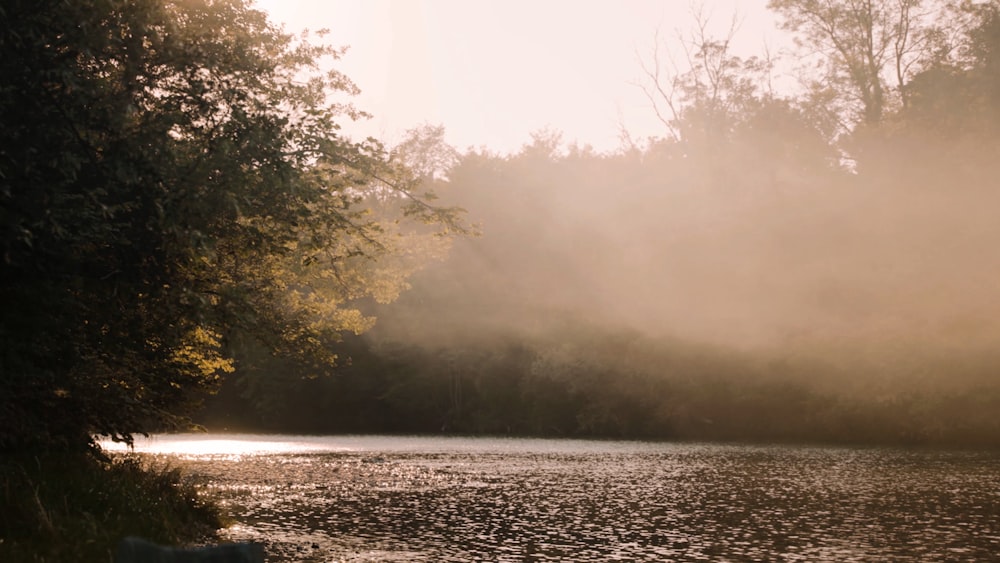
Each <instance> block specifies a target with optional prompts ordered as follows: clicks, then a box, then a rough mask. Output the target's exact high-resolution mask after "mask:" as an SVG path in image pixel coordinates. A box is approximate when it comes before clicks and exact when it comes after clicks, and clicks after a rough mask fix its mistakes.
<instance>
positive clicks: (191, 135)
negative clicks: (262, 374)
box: [0, 0, 462, 448]
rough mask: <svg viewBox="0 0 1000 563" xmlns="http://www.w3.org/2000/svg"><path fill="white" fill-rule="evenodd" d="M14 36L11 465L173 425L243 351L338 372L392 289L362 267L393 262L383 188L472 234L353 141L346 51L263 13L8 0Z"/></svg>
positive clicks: (6, 130)
mask: <svg viewBox="0 0 1000 563" xmlns="http://www.w3.org/2000/svg"><path fill="white" fill-rule="evenodd" d="M0 20H2V22H0V73H2V75H3V76H4V86H3V87H0V123H3V124H4V127H3V136H2V137H0V217H2V219H3V231H2V234H0V259H2V261H3V268H2V271H0V307H2V309H3V310H4V315H3V318H2V320H0V448H15V447H49V446H72V445H84V444H88V443H90V441H91V436H92V435H93V434H94V433H101V434H107V435H111V436H113V437H116V438H120V439H125V440H129V439H131V436H132V434H133V433H136V432H147V431H149V430H152V429H155V428H158V427H161V426H162V425H163V424H166V423H171V422H173V423H176V422H177V421H178V420H179V418H178V413H182V412H183V407H184V406H185V405H188V404H190V403H191V402H192V401H194V400H196V399H197V397H198V396H200V392H204V391H210V390H211V389H213V388H215V387H216V386H217V385H218V382H219V380H220V377H221V376H222V375H223V374H224V373H226V372H228V371H231V370H232V369H233V368H234V366H235V362H236V361H237V356H236V355H235V354H236V353H237V352H238V343H239V338H240V337H245V336H247V335H250V336H251V337H252V338H253V339H254V340H256V341H257V342H260V343H264V344H265V345H266V346H267V348H268V349H270V350H272V351H273V352H275V353H285V354H288V355H293V356H298V357H301V358H309V359H311V361H313V362H318V363H327V364H328V363H329V362H330V361H332V360H333V359H334V358H335V354H334V353H333V351H332V348H331V345H332V344H333V343H335V342H336V341H337V339H338V338H339V334H340V333H341V332H342V331H345V330H354V331H361V330H364V329H365V328H367V326H368V323H369V321H368V320H366V319H364V317H363V315H361V314H360V312H358V311H357V309H355V308H353V307H351V306H350V303H351V302H352V301H353V300H356V299H358V298H360V297H363V296H366V295H370V294H372V293H373V292H375V291H376V289H375V288H376V287H382V289H384V286H378V285H373V286H369V285H368V281H370V280H371V279H372V278H371V276H372V275H375V274H374V273H373V272H374V271H373V270H365V269H364V268H360V267H358V265H359V264H360V263H362V262H364V261H365V260H366V258H373V257H378V256H383V255H391V254H392V253H394V252H396V251H397V245H398V243H397V242H396V239H395V238H393V237H390V236H384V235H385V229H384V228H383V226H382V225H381V224H379V222H378V221H376V220H374V219H373V218H371V217H370V215H369V214H368V212H367V211H366V208H365V200H366V197H368V196H369V195H370V194H371V193H372V191H373V190H376V191H378V192H379V193H383V194H384V193H385V192H386V190H390V191H392V193H395V194H399V195H400V196H401V197H403V198H404V199H405V201H406V202H407V203H405V204H404V205H402V209H403V210H404V211H405V213H406V214H407V215H408V216H411V217H416V218H422V219H427V220H432V221H436V222H438V224H439V225H442V226H443V229H442V232H445V231H447V232H455V231H456V230H461V228H462V227H461V225H460V224H459V222H458V219H457V211H456V210H449V209H440V208H435V207H431V206H430V205H429V204H428V203H427V202H426V201H425V200H424V199H422V198H421V197H418V196H415V195H413V194H411V193H409V191H408V188H409V187H411V186H410V184H407V183H395V182H394V176H393V174H392V172H393V170H394V169H395V168H394V167H393V166H390V164H389V161H388V156H387V152H386V151H385V150H384V148H383V147H382V146H381V144H379V143H377V142H375V141H373V140H368V141H364V142H360V143H357V142H353V141H351V140H349V139H347V138H345V137H343V136H342V135H341V134H340V132H339V125H338V122H339V121H340V120H342V119H352V118H358V117H361V116H362V115H363V114H362V113H361V112H359V111H357V110H356V109H354V108H353V107H352V106H351V105H350V104H348V103H346V101H345V100H346V99H347V96H349V95H350V94H352V93H354V92H355V91H356V88H355V86H354V85H353V84H352V83H351V82H350V80H349V79H348V78H347V77H345V76H343V75H342V74H340V73H339V72H337V71H327V72H321V71H320V70H319V69H320V66H321V64H323V63H324V61H329V60H336V59H337V58H338V57H339V56H340V55H341V54H342V52H343V51H342V50H340V49H335V48H332V47H329V46H325V45H313V44H310V43H309V42H308V41H307V38H306V37H292V36H289V35H286V34H284V33H283V32H282V31H281V30H280V29H278V28H277V27H275V26H274V25H272V24H271V23H269V22H268V21H267V18H266V16H265V14H263V13H262V12H260V11H257V10H254V9H252V8H251V4H250V2H249V0H200V1H190V0H81V1H78V2H62V1H57V0H43V1H42V2H28V1H24V0H10V1H7V2H5V3H4V5H3V6H2V7H0ZM397 283H399V280H397ZM389 294H391V291H390V292H389Z"/></svg>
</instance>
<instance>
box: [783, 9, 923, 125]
mask: <svg viewBox="0 0 1000 563" xmlns="http://www.w3.org/2000/svg"><path fill="white" fill-rule="evenodd" d="M768 7H769V8H770V9H772V10H774V11H775V12H777V13H778V15H780V16H781V17H782V18H783V22H782V27H783V28H784V29H786V30H789V31H792V32H794V33H796V34H797V42H798V44H799V45H800V47H801V48H802V49H803V50H804V52H806V53H812V54H816V55H818V56H819V57H821V60H820V64H821V65H822V66H824V67H825V69H824V76H823V80H822V81H821V82H819V83H817V84H815V85H814V86H815V87H816V88H818V89H823V90H832V91H835V92H837V91H840V92H844V93H847V99H846V100H842V101H844V102H846V105H847V107H848V108H849V111H850V113H852V114H853V115H852V116H851V117H852V118H855V119H857V120H859V121H861V122H863V123H865V124H866V125H869V126H875V125H878V124H879V123H880V122H881V121H882V117H883V114H884V113H885V110H886V107H887V106H888V105H890V104H892V103H897V102H898V103H899V104H906V103H907V92H906V85H907V82H908V81H909V80H910V78H911V77H912V76H913V73H914V72H916V71H917V70H919V69H920V67H921V65H922V64H924V63H926V62H927V60H928V57H930V55H931V54H932V53H933V46H934V45H935V44H936V43H935V41H934V39H935V36H936V34H937V30H935V29H934V28H933V26H932V24H931V21H930V20H931V18H932V15H933V13H934V11H935V10H936V9H938V8H939V6H937V3H936V2H933V1H931V2H928V1H925V0H770V1H769V2H768ZM850 125H851V124H846V126H847V127H849V126H850Z"/></svg>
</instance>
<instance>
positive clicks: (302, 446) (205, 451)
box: [98, 434, 354, 458]
mask: <svg viewBox="0 0 1000 563" xmlns="http://www.w3.org/2000/svg"><path fill="white" fill-rule="evenodd" d="M280 438H281V439H280V440H275V439H273V437H269V436H261V435H256V434H232V435H220V434H158V435H153V436H150V437H148V438H144V437H141V436H139V437H136V439H135V443H134V446H133V448H131V450H133V451H135V452H138V453H148V454H160V455H176V456H183V457H217V456H218V457H227V458H238V457H243V456H254V455H273V454H303V453H320V452H349V451H353V450H354V448H351V447H348V446H345V445H338V444H336V443H331V442H330V441H329V439H325V440H324V439H320V438H317V437H312V436H281V437H280ZM98 444H99V445H100V446H101V448H103V449H104V450H105V451H109V452H126V451H130V448H129V446H128V445H126V444H124V443H122V442H113V441H111V440H110V439H104V438H102V439H101V440H99V441H98Z"/></svg>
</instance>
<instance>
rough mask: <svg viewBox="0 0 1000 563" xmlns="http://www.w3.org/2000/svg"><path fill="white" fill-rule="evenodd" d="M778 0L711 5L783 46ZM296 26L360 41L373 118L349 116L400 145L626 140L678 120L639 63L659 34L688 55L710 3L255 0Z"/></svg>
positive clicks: (739, 40)
mask: <svg viewBox="0 0 1000 563" xmlns="http://www.w3.org/2000/svg"><path fill="white" fill-rule="evenodd" d="M765 5H766V0H716V1H714V2H711V1H706V2H704V3H702V4H701V5H700V6H701V9H702V13H703V14H705V15H706V17H707V18H708V20H709V25H710V29H712V30H715V33H716V34H717V35H724V33H725V31H726V30H727V29H728V28H729V26H730V24H731V22H732V18H733V15H734V14H735V15H736V17H737V21H738V22H739V29H738V31H737V33H736V36H735V37H734V51H735V52H737V53H738V54H741V55H751V54H761V53H763V51H764V46H765V45H768V46H769V47H770V48H771V49H772V50H773V49H774V48H775V45H776V44H778V41H779V40H780V39H781V36H782V34H781V33H780V32H778V31H776V26H775V21H774V17H773V15H772V14H771V13H769V12H768V11H767V10H766V8H765ZM257 6H258V7H259V8H261V9H263V10H265V11H267V12H268V13H269V14H270V16H271V19H272V20H273V21H275V22H277V23H281V24H283V25H284V26H285V28H286V30H287V31H289V32H299V31H301V30H303V29H310V30H313V31H315V30H319V29H324V28H325V29H328V30H329V31H330V34H329V35H328V36H327V40H328V41H329V42H330V43H332V44H334V45H337V46H348V47H349V49H348V51H347V53H346V55H345V56H344V57H343V58H342V59H341V60H340V61H339V62H338V66H337V68H338V70H341V71H342V72H343V73H345V74H346V75H347V76H348V77H350V78H351V79H352V80H353V81H354V82H355V83H356V84H357V85H358V87H359V88H360V89H361V94H360V95H359V96H358V97H356V98H355V99H354V103H355V105H356V106H357V107H358V108H359V109H362V110H365V111H367V112H369V113H371V114H372V115H373V116H374V117H373V118H372V119H370V120H368V121H367V122H365V123H363V124H354V125H351V126H348V127H345V130H346V131H347V132H348V133H350V134H352V135H354V136H367V135H371V136H375V137H377V138H379V139H382V140H383V141H386V142H387V143H389V144H390V145H391V144H394V143H395V142H398V141H399V140H401V139H402V137H403V135H404V134H405V131H406V130H407V129H411V128H413V127H416V126H419V125H421V124H424V123H427V124H431V125H444V127H445V130H446V140H447V141H448V142H449V143H450V144H452V145H453V146H455V147H457V148H458V149H460V150H466V149H469V148H486V149H489V150H491V151H493V152H498V153H509V152H515V151H517V150H518V149H519V148H520V147H521V146H523V145H524V144H527V143H529V142H530V141H531V134H532V133H533V132H537V131H542V130H552V131H558V132H560V133H561V134H562V138H563V141H564V142H566V143H574V142H575V143H577V144H579V145H581V146H582V145H590V146H592V147H594V148H595V149H597V150H602V151H603V150H614V149H616V148H618V147H620V146H621V132H622V129H623V128H624V129H625V130H627V131H628V132H629V134H630V135H631V137H632V138H633V139H636V140H642V139H645V138H647V137H650V136H664V135H665V134H666V131H665V129H664V126H663V125H662V123H660V122H659V121H658V120H657V118H656V116H655V114H654V112H653V109H652V107H651V105H650V101H649V100H648V99H647V97H646V95H645V94H644V93H643V90H642V88H641V87H640V85H639V84H641V83H642V82H643V71H642V64H641V61H643V60H645V61H647V62H648V61H649V60H650V59H651V55H652V52H653V46H654V44H655V43H656V42H655V37H656V36H657V34H659V37H660V44H661V47H660V48H661V53H667V52H670V53H673V54H675V55H676V56H680V55H681V53H682V50H681V48H680V41H679V39H678V34H682V35H683V34H687V33H690V29H691V26H692V24H693V23H694V22H695V21H696V18H695V17H694V15H693V14H694V12H695V11H697V9H698V8H697V6H698V5H696V4H695V5H693V4H692V3H690V2H689V1H688V0H618V1H610V0H608V1H604V0H601V1H598V0H544V1H539V0H257Z"/></svg>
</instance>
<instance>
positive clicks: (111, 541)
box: [0, 454, 224, 563]
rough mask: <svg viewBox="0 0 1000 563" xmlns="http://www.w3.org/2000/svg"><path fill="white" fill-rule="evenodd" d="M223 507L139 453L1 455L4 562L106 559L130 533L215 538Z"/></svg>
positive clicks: (161, 538)
mask: <svg viewBox="0 0 1000 563" xmlns="http://www.w3.org/2000/svg"><path fill="white" fill-rule="evenodd" d="M223 525H224V519H223V517H222V514H221V512H220V510H219V508H218V507H217V506H216V505H215V504H213V503H212V502H211V500H210V499H206V498H205V496H204V495H203V494H200V493H199V491H198V490H197V489H196V488H195V487H194V486H193V485H191V484H187V483H185V482H184V481H183V479H182V476H181V473H180V471H179V470H178V469H176V468H170V467H161V468H156V467H152V466H149V465H147V464H145V463H144V462H142V461H141V460H140V459H139V458H138V457H137V456H122V457H116V458H114V459H111V460H105V459H100V457H99V456H95V455H91V454H75V455H52V454H49V455H44V456H41V455H39V456H34V455H31V456H29V455H19V456H3V457H0V561H3V562H5V563H18V562H22V561H23V562H61V561H78V562H81V563H85V562H90V561H94V562H98V561H99V562H102V563H107V562H109V561H111V560H112V554H113V553H114V550H115V547H116V546H117V544H118V542H119V541H120V540H121V539H122V538H124V537H125V536H130V535H134V536H141V537H143V538H146V539H148V540H150V541H154V542H157V543H163V544H181V543H192V542H197V541H201V540H210V539H212V538H213V537H214V535H215V533H216V531H217V530H218V529H219V528H221V527H222V526H223Z"/></svg>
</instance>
